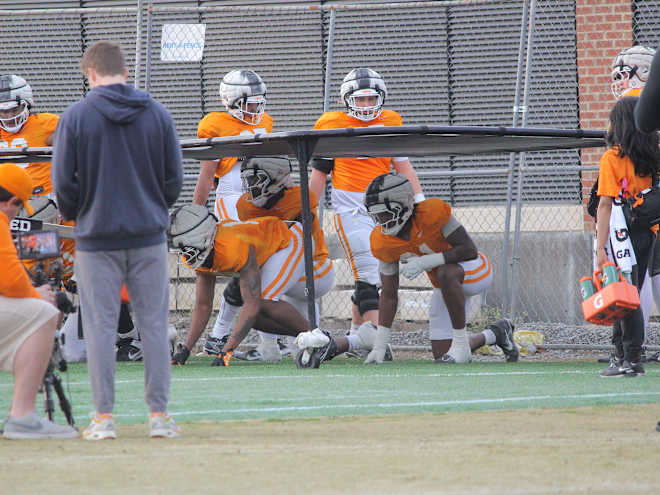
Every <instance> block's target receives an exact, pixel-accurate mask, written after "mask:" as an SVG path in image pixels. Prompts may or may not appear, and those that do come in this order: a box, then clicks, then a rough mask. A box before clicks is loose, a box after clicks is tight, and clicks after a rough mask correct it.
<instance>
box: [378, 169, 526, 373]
mask: <svg viewBox="0 0 660 495" xmlns="http://www.w3.org/2000/svg"><path fill="white" fill-rule="evenodd" d="M414 196H415V193H414V190H413V188H412V185H411V184H410V182H409V181H408V180H407V179H406V178H405V177H404V176H402V175H399V174H392V173H388V174H383V175H380V176H378V177H376V178H375V179H374V180H373V181H372V182H371V183H370V184H369V187H367V190H366V194H365V205H366V208H367V211H368V213H369V215H370V216H371V217H372V218H373V220H374V223H375V224H376V225H377V226H376V227H375V228H374V229H373V231H372V233H371V237H370V244H371V250H372V252H373V254H374V256H375V257H376V258H377V259H378V260H379V270H380V277H381V280H382V291H381V294H380V313H379V318H378V328H377V331H376V335H375V340H374V342H373V350H372V351H371V352H370V353H369V355H368V356H367V359H366V361H365V362H366V363H369V362H375V363H380V362H382V361H383V358H384V355H385V350H386V345H387V343H388V341H389V336H390V328H391V326H392V322H393V321H394V316H395V314H396V310H397V304H398V289H399V272H401V274H402V275H403V276H404V277H406V278H409V279H413V278H415V277H416V276H418V275H420V274H421V273H422V272H426V274H427V275H428V277H429V280H430V281H431V284H432V285H433V294H432V296H431V305H430V308H429V327H430V337H431V349H432V352H433V357H434V358H435V360H436V362H438V363H467V362H469V361H470V360H471V352H472V351H473V350H475V349H477V348H479V347H481V346H482V345H484V344H488V345H492V344H497V345H498V346H500V348H502V350H503V351H504V353H505V355H506V359H507V361H517V360H518V355H519V350H518V348H517V346H516V344H515V343H514V341H513V324H512V323H511V321H509V320H506V319H505V320H500V321H498V322H497V323H495V324H493V325H491V326H490V327H489V328H487V329H486V330H484V331H483V332H481V333H480V334H477V335H472V336H471V337H470V338H469V339H468V337H467V332H466V315H467V313H468V310H469V297H471V296H474V295H477V294H481V293H482V292H484V291H485V290H486V289H488V287H489V286H490V284H491V281H492V278H493V274H492V269H491V265H490V262H489V261H488V258H486V256H484V255H483V254H482V253H479V252H478V251H477V248H476V246H475V245H474V242H473V241H472V239H471V238H470V236H469V234H468V233H467V231H466V230H465V228H464V227H463V226H462V225H461V224H460V222H459V221H458V220H456V218H455V217H454V216H453V215H452V214H451V207H450V206H449V205H448V204H447V203H445V202H444V201H442V200H440V199H437V198H433V199H427V200H425V201H421V202H419V203H415V202H414ZM400 263H401V267H400V265H399V264H400ZM365 325H371V323H365Z"/></svg>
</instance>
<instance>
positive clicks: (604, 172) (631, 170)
mask: <svg viewBox="0 0 660 495" xmlns="http://www.w3.org/2000/svg"><path fill="white" fill-rule="evenodd" d="M624 178H627V179H628V197H631V196H634V195H635V194H637V193H639V192H641V191H643V190H644V189H646V188H647V187H651V177H650V176H648V177H639V176H637V175H635V166H634V165H633V162H632V160H631V159H630V158H629V157H627V156H625V157H620V156H619V154H618V151H617V150H616V149H608V150H607V151H606V152H605V153H603V156H602V157H601V158H600V168H599V171H598V196H611V197H613V198H616V197H617V196H618V195H619V191H620V190H621V187H622V180H623V179H624Z"/></svg>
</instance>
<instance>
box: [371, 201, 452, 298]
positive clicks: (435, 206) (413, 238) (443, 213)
mask: <svg viewBox="0 0 660 495" xmlns="http://www.w3.org/2000/svg"><path fill="white" fill-rule="evenodd" d="M450 216H451V206H449V205H448V204H447V203H445V202H444V201H442V200H441V199H438V198H432V199H427V200H425V201H422V202H421V203H417V207H416V208H415V213H414V215H413V217H412V218H413V220H412V228H411V229H410V240H405V239H401V238H400V237H396V236H392V235H386V234H383V233H382V232H381V230H380V228H378V227H376V228H375V229H374V230H373V231H372V232H371V237H370V241H371V252H372V253H373V255H374V257H376V258H377V259H379V260H381V261H384V262H386V263H396V262H398V261H399V260H400V259H401V257H402V256H403V255H404V254H406V253H412V254H414V255H417V256H424V255H425V254H432V253H442V252H443V251H447V250H448V249H450V248H451V247H452V246H451V244H449V243H448V242H447V239H445V236H444V235H443V234H442V227H444V225H445V224H446V223H447V221H448V220H449V217H450ZM426 274H427V275H428V277H429V280H430V281H431V284H433V287H439V285H438V281H437V280H436V278H435V275H434V274H433V272H426Z"/></svg>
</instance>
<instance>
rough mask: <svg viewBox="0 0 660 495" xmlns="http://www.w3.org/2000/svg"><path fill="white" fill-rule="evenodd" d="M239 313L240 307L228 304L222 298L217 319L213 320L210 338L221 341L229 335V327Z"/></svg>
mask: <svg viewBox="0 0 660 495" xmlns="http://www.w3.org/2000/svg"><path fill="white" fill-rule="evenodd" d="M240 311H241V307H240V306H234V305H233V304H229V303H228V302H227V301H225V298H224V297H223V298H222V303H221V304H220V311H219V312H218V319H217V320H215V325H213V330H212V331H211V337H215V338H216V339H221V338H222V337H224V336H225V335H229V334H230V333H231V327H232V326H233V324H234V318H236V315H237V314H238V313H239V312H240Z"/></svg>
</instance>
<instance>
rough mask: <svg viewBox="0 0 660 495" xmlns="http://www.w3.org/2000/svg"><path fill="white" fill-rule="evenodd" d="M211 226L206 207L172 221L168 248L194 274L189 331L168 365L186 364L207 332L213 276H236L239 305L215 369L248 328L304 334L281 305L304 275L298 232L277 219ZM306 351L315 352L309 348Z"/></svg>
mask: <svg viewBox="0 0 660 495" xmlns="http://www.w3.org/2000/svg"><path fill="white" fill-rule="evenodd" d="M216 222H217V220H216V218H215V217H214V216H213V215H211V214H210V213H209V212H208V210H207V209H206V207H205V206H201V205H195V204H192V205H186V206H183V207H181V208H178V209H177V210H175V211H174V212H173V213H172V215H171V222H170V229H169V231H168V237H169V240H170V246H171V247H173V248H174V249H177V250H178V251H179V252H180V253H181V255H182V258H183V260H184V263H186V265H188V266H189V267H190V268H192V269H194V270H195V272H196V273H195V275H196V282H195V286H196V287H195V305H194V308H193V313H192V316H191V321H190V330H189V331H188V333H187V335H186V342H185V344H184V345H182V346H181V347H180V348H179V350H178V351H177V352H176V353H175V354H174V356H173V358H172V364H179V365H182V364H185V362H186V360H187V359H188V356H189V355H190V350H191V349H192V348H193V347H194V345H195V343H196V342H197V340H198V339H199V337H200V335H201V334H202V332H203V331H204V328H206V324H207V323H208V320H209V317H210V316H211V311H212V309H213V296H214V291H215V281H216V276H218V275H224V276H233V275H235V274H238V275H239V277H240V291H241V297H242V299H243V305H242V306H241V309H240V311H239V313H238V318H237V321H236V325H235V327H234V330H233V331H232V332H231V334H230V335H229V337H228V339H227V341H226V343H225V344H224V346H223V348H222V350H221V351H220V352H219V353H218V355H217V358H216V359H215V361H214V362H213V365H214V366H228V365H229V361H230V359H231V356H232V354H233V351H234V349H236V347H237V346H238V345H239V344H240V343H241V342H242V340H243V339H244V338H245V336H246V335H247V333H248V332H249V330H250V328H253V327H254V328H256V329H258V330H261V331H264V332H268V333H274V334H280V335H292V336H296V335H298V334H299V333H302V332H307V331H308V330H309V328H308V326H309V322H308V321H307V319H306V318H305V317H304V316H303V315H302V314H300V313H299V312H298V311H297V310H296V309H295V308H294V307H293V306H292V305H291V304H289V303H287V302H285V301H283V300H282V299H281V297H282V296H283V295H285V294H287V293H288V292H289V291H290V290H291V289H292V288H294V287H295V286H296V285H298V284H299V280H300V278H301V277H302V276H303V275H304V263H303V259H302V258H303V240H302V226H301V225H300V224H299V223H297V222H289V223H288V224H287V223H285V222H283V221H282V220H280V219H279V218H276V217H262V218H255V219H252V220H248V221H245V222H240V221H238V220H221V221H220V222H219V223H216ZM316 332H317V333H318V332H319V331H318V329H316ZM315 335H316V334H315ZM308 341H309V339H308ZM308 343H309V342H308ZM326 343H327V337H325V335H323V334H321V336H320V342H317V344H319V345H325V344H326ZM310 346H311V347H315V345H314V342H312V343H309V345H308V346H307V347H310Z"/></svg>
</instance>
